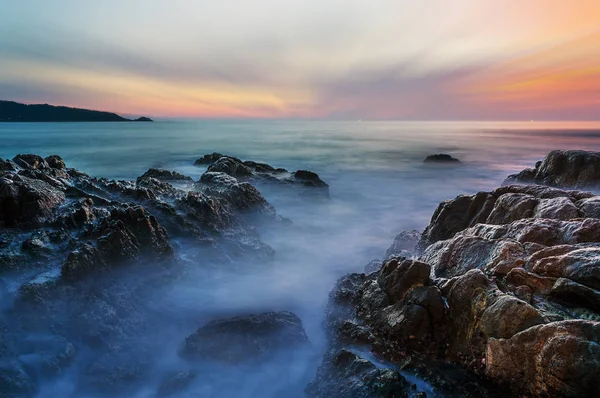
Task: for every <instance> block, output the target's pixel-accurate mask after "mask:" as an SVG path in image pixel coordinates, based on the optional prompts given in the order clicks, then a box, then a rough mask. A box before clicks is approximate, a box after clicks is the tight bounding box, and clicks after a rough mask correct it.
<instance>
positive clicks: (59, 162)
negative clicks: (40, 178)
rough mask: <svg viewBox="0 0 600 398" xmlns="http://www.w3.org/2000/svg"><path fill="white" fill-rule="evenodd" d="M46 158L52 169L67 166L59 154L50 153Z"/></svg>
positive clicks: (62, 168)
mask: <svg viewBox="0 0 600 398" xmlns="http://www.w3.org/2000/svg"><path fill="white" fill-rule="evenodd" d="M44 160H45V161H46V163H48V167H50V168H52V169H58V170H64V169H66V168H67V165H66V164H65V161H64V160H63V159H62V158H61V157H60V156H58V155H50V156H48V157H46V159H44Z"/></svg>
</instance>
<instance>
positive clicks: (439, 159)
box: [423, 153, 460, 163]
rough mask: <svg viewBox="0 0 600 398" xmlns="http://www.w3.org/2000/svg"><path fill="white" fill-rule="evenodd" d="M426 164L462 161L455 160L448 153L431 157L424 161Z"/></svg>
mask: <svg viewBox="0 0 600 398" xmlns="http://www.w3.org/2000/svg"><path fill="white" fill-rule="evenodd" d="M423 162H424V163H460V160H458V159H456V158H453V157H452V156H450V155H448V154H446V153H440V154H437V155H429V156H427V157H426V158H425V160H424V161H423Z"/></svg>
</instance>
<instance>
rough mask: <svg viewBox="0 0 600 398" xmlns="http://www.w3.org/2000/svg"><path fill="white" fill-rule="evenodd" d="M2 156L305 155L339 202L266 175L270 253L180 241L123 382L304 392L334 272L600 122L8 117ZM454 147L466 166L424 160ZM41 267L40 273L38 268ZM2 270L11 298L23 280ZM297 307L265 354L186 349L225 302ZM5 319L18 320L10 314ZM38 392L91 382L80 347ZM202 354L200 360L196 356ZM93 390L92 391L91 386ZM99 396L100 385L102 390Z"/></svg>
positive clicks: (281, 158)
mask: <svg viewBox="0 0 600 398" xmlns="http://www.w3.org/2000/svg"><path fill="white" fill-rule="evenodd" d="M0 140H1V142H2V145H1V146H0V157H3V158H12V157H13V156H14V155H16V154H18V153H35V154H39V155H42V156H47V155H51V154H58V155H60V156H61V157H62V158H63V159H64V160H65V162H66V164H67V166H68V167H74V168H77V169H79V170H81V171H84V172H86V173H88V174H90V175H92V176H98V177H107V178H115V179H135V178H136V177H138V176H140V175H141V174H142V173H144V172H145V171H146V170H147V169H148V168H151V167H158V168H165V169H170V170H175V171H179V172H181V173H184V174H187V175H190V176H192V177H193V178H194V179H198V178H199V177H200V175H201V174H202V173H203V172H204V171H205V167H197V166H194V165H193V163H194V160H195V159H197V158H198V157H200V156H202V155H204V154H206V153H211V152H215V151H216V152H221V153H224V154H227V155H233V156H236V157H239V158H241V159H243V160H254V161H259V162H264V163H268V164H270V165H272V166H274V167H284V168H287V169H289V170H298V169H307V170H312V171H314V172H316V173H318V174H319V176H320V177H321V178H322V179H323V180H324V181H325V182H327V183H328V184H329V185H330V192H331V196H332V200H331V202H326V203H312V202H306V201H304V200H299V199H298V198H296V197H294V196H293V195H289V194H285V193H282V191H281V190H278V189H274V188H273V187H269V186H260V185H259V186H258V187H259V189H260V190H261V192H262V193H263V195H264V196H265V197H266V199H267V200H268V201H269V202H270V203H271V204H273V205H274V207H275V208H276V210H277V212H278V214H280V215H282V216H283V217H287V218H290V219H291V220H292V221H293V226H292V227H290V228H287V229H283V230H282V229H277V230H273V229H270V228H266V227H265V228H262V229H261V230H260V234H261V239H262V240H263V241H264V242H266V243H267V244H269V245H270V246H272V247H273V248H274V249H275V251H276V254H275V258H274V260H273V261H272V262H269V263H264V264H260V263H259V264H255V263H248V264H244V263H242V264H236V265H235V266H231V265H227V266H225V265H224V266H222V267H214V266H211V267H206V266H205V264H203V262H202V258H199V257H197V256H190V255H189V253H190V252H191V248H190V247H188V246H187V243H186V242H175V244H174V247H175V250H176V255H177V256H178V257H179V258H180V259H181V260H182V261H188V262H191V263H193V265H194V267H192V268H191V269H192V270H193V271H192V272H189V273H188V274H187V275H186V277H185V278H180V279H177V280H175V281H165V283H164V284H162V285H156V284H153V285H152V287H151V288H150V287H149V288H148V291H147V292H145V293H144V297H145V304H144V306H143V308H142V309H141V311H144V312H146V313H147V316H148V318H149V319H151V321H150V324H151V325H152V327H151V328H150V329H144V330H140V331H139V334H140V344H141V345H144V346H145V347H146V348H147V347H148V346H151V347H153V349H152V350H149V351H148V353H147V354H145V355H147V356H146V358H145V360H146V362H147V365H148V368H149V369H150V370H149V371H148V372H147V373H148V374H149V376H148V380H146V381H145V382H144V383H143V387H142V388H139V389H137V390H136V391H134V392H128V393H127V394H125V395H124V396H135V397H153V396H155V394H156V389H157V386H158V385H159V383H160V380H161V378H162V377H163V376H164V374H165V373H168V372H170V371H183V370H190V369H192V370H194V371H196V372H197V373H198V376H197V377H196V379H195V380H194V381H193V383H192V385H191V388H189V389H187V390H186V392H185V393H182V394H181V395H180V396H182V397H187V396H202V397H204V396H206V397H281V396H286V397H301V396H303V395H304V394H303V390H304V387H305V386H306V384H307V383H308V382H310V381H311V380H312V378H313V377H314V374H315V372H316V369H317V367H318V365H319V364H320V361H321V358H322V355H323V352H324V350H325V341H324V332H323V330H322V326H321V321H322V319H323V312H324V307H325V304H326V302H327V295H328V293H329V291H330V290H331V289H332V287H333V286H334V284H335V281H336V280H337V279H338V278H340V277H341V276H343V275H344V274H346V273H349V272H361V271H362V270H363V268H364V266H365V265H366V264H367V263H368V262H369V261H371V260H373V259H375V258H381V257H383V256H384V253H385V251H386V249H387V248H388V247H389V245H390V244H391V243H392V241H393V238H394V236H395V235H396V234H398V233H399V232H401V231H403V230H408V229H418V230H422V229H423V228H424V227H425V226H426V225H427V223H428V222H429V219H430V217H431V215H432V213H433V211H434V210H435V208H436V206H437V205H438V203H439V202H440V201H443V200H446V199H450V198H454V197H455V196H456V195H459V194H463V193H475V192H477V191H482V190H491V189H494V188H496V187H498V186H499V185H500V184H501V183H502V181H503V180H504V178H505V177H506V176H507V175H509V174H511V173H514V172H518V171H520V170H522V169H523V168H525V167H530V166H532V165H533V164H534V163H535V162H536V161H537V160H540V159H542V158H543V156H544V155H545V154H546V153H547V152H549V151H550V150H553V149H586V150H600V126H599V125H594V124H585V123H492V122H487V123H479V122H470V123H457V122H435V123H433V122H432V123H424V122H420V123H417V122H358V121H355V122H335V121H225V120H220V121H159V122H155V123H68V124H58V123H57V124H52V123H30V124H17V123H14V124H0ZM434 153H448V154H451V155H452V156H454V157H457V158H459V159H460V160H461V162H462V163H461V164H460V165H457V166H448V165H426V164H424V163H423V159H424V158H425V157H426V156H427V155H430V154H434ZM27 277H31V276H27ZM11 278H18V276H14V275H12V274H11V275H7V274H0V290H1V293H0V298H1V299H2V301H3V303H2V308H3V309H6V308H8V307H9V306H10V305H9V304H10V300H11V299H12V298H14V295H15V293H16V291H17V288H18V283H16V282H15V281H14V280H13V279H11ZM271 310H289V311H292V312H294V313H296V314H298V316H299V317H300V318H301V319H302V321H303V324H304V327H305V329H306V331H307V334H308V337H309V340H310V342H311V345H310V347H308V348H303V349H301V350H296V351H291V352H282V353H281V357H278V358H275V359H273V360H272V361H270V362H267V363H265V364H262V365H261V366H245V365H239V366H225V365H219V364H206V363H204V364H202V365H194V364H190V363H189V362H187V361H184V360H183V359H181V358H180V357H179V355H178V350H179V348H180V347H181V344H182V342H183V340H184V339H185V337H186V336H188V335H189V334H191V333H192V332H194V331H195V330H196V329H197V328H198V327H199V326H201V325H203V324H204V323H206V322H208V321H210V320H212V319H216V318H220V317H227V316H234V315H242V314H248V313H259V312H264V311H271ZM3 317H4V319H2V323H4V324H7V323H8V324H9V323H10V322H11V320H10V319H7V318H6V316H4V315H3ZM76 345H77V344H76ZM77 349H78V352H81V353H82V354H81V355H78V359H77V361H76V362H75V364H74V365H72V366H71V367H70V368H69V370H68V371H67V372H66V373H65V374H63V375H62V376H61V377H60V378H58V379H56V380H54V381H52V382H48V383H47V384H45V385H43V386H42V388H41V390H40V392H39V395H38V396H39V397H52V396H61V397H69V396H82V395H81V393H80V390H78V386H79V385H80V384H81V382H80V381H79V380H78V378H79V377H80V374H81V369H79V368H78V364H79V362H80V359H79V358H80V357H81V358H84V357H85V355H86V352H88V351H93V348H92V347H85V346H83V347H81V346H77ZM195 366H196V368H194V367H195ZM90 394H91V393H90ZM90 396H93V394H91V395H90Z"/></svg>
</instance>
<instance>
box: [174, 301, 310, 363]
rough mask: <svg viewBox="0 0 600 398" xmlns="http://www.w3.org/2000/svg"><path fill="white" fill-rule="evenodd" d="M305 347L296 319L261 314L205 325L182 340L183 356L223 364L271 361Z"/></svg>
mask: <svg viewBox="0 0 600 398" xmlns="http://www.w3.org/2000/svg"><path fill="white" fill-rule="evenodd" d="M307 343H308V337H307V336H306V332H305V331H304V327H303V326H302V321H301V320H300V318H298V316H297V315H295V314H293V313H291V312H288V311H280V312H265V313H262V314H256V315H246V316H240V317H235V318H226V319H219V320H215V321H212V322H209V323H207V324H206V325H204V326H202V327H201V328H199V329H198V330H197V331H196V332H195V333H193V334H191V335H190V336H189V337H187V338H186V340H185V346H184V348H183V354H184V355H186V356H189V357H192V358H198V359H210V360H217V361H220V362H227V363H238V362H244V361H249V360H256V359H264V358H267V357H272V356H274V355H276V354H277V353H278V352H281V351H284V350H286V349H290V348H295V347H299V346H302V345H304V344H307Z"/></svg>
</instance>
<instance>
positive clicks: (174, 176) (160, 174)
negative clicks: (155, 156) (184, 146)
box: [137, 169, 193, 183]
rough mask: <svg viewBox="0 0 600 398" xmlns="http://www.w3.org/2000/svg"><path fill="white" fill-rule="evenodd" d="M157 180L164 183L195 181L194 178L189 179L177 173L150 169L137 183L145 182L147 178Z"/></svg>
mask: <svg viewBox="0 0 600 398" xmlns="http://www.w3.org/2000/svg"><path fill="white" fill-rule="evenodd" d="M150 177H151V178H156V179H157V180H162V181H193V180H192V177H188V176H186V175H183V174H181V173H178V172H176V171H169V170H162V169H149V170H148V171H146V172H145V173H144V174H142V175H141V176H140V177H138V179H137V181H138V183H139V181H141V180H144V179H146V178H150Z"/></svg>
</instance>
